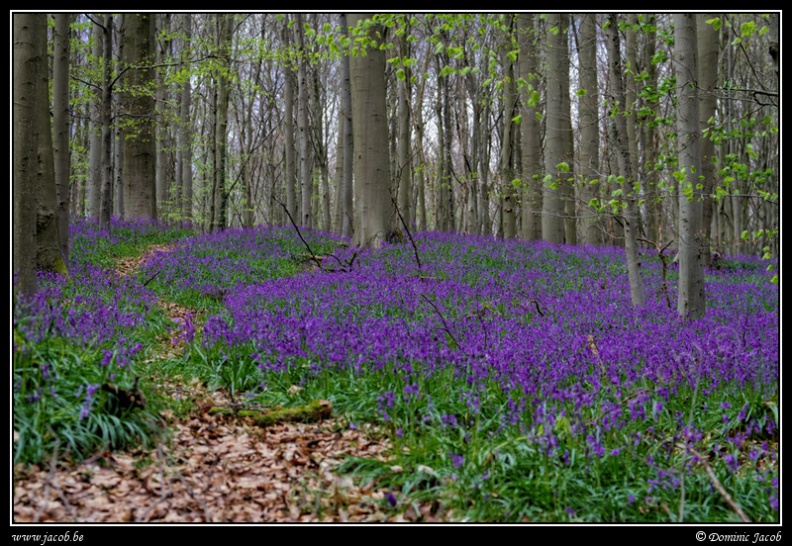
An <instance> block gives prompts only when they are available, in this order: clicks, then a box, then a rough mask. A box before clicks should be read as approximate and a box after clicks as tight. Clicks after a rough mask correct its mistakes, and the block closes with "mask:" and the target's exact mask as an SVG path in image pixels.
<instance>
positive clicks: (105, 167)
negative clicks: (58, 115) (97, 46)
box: [99, 13, 113, 228]
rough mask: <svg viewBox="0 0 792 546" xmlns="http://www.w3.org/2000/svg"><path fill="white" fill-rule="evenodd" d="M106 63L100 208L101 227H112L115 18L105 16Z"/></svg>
mask: <svg viewBox="0 0 792 546" xmlns="http://www.w3.org/2000/svg"><path fill="white" fill-rule="evenodd" d="M104 27H105V28H104V32H103V33H102V34H103V38H104V63H103V65H102V88H103V89H102V107H101V112H102V175H103V176H102V191H101V195H102V200H101V206H100V207H99V225H100V226H101V227H102V228H108V227H109V226H110V216H111V214H112V212H113V138H112V137H113V133H112V127H111V123H112V109H111V107H112V102H113V88H112V82H111V81H110V64H111V63H112V62H113V16H112V15H111V14H109V13H108V14H105V16H104Z"/></svg>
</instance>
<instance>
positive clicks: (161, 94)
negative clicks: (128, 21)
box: [154, 13, 171, 217]
mask: <svg viewBox="0 0 792 546" xmlns="http://www.w3.org/2000/svg"><path fill="white" fill-rule="evenodd" d="M154 17H155V28H156V32H157V39H156V41H155V47H156V48H157V64H165V63H167V62H170V60H171V39H170V32H171V29H170V24H171V14H170V13H163V14H157V15H155V16H154ZM166 70H167V69H166V68H165V67H160V68H157V72H156V79H157V90H156V102H155V107H156V110H157V140H156V143H155V147H156V161H157V165H156V176H155V186H156V196H157V210H159V215H160V216H162V217H164V216H165V215H166V212H167V211H168V209H169V207H167V206H166V203H167V201H168V179H167V167H168V165H167V158H168V152H167V148H168V145H167V140H168V125H169V123H166V122H165V117H166V116H167V115H168V112H167V108H168V87H167V85H166V83H165V76H166Z"/></svg>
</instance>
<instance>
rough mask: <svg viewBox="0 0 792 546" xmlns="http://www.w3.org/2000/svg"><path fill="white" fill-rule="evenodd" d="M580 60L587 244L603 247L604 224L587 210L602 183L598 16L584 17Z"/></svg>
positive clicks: (582, 179) (581, 185) (581, 24)
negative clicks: (600, 182) (600, 179)
mask: <svg viewBox="0 0 792 546" xmlns="http://www.w3.org/2000/svg"><path fill="white" fill-rule="evenodd" d="M578 57H579V58H580V70H579V71H578V74H579V77H580V80H579V82H580V92H581V93H582V95H581V97H580V100H579V101H578V111H579V118H580V121H579V124H580V125H579V126H580V155H579V159H580V175H581V177H580V196H581V199H582V200H583V202H584V207H585V208H584V210H585V212H584V218H583V242H584V243H585V244H587V245H596V244H599V243H600V225H599V224H600V222H599V218H598V213H597V212H596V211H594V210H592V209H591V208H590V207H586V205H588V203H590V202H591V200H592V199H595V198H596V199H598V198H599V187H600V185H599V184H596V185H594V184H591V182H592V181H594V180H598V179H599V176H600V175H599V171H600V165H599V154H600V150H599V142H600V135H599V102H600V98H599V96H600V95H599V83H598V78H597V25H596V15H595V14H593V13H586V14H583V15H581V16H580V36H579V43H578Z"/></svg>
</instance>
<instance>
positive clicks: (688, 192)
mask: <svg viewBox="0 0 792 546" xmlns="http://www.w3.org/2000/svg"><path fill="white" fill-rule="evenodd" d="M673 21H674V53H675V55H674V56H675V59H674V60H675V63H674V65H675V74H676V80H677V151H678V154H679V169H680V171H682V172H684V173H685V180H684V182H683V183H682V188H683V191H681V192H680V197H679V293H678V299H677V312H678V313H679V315H680V316H682V317H687V318H690V319H692V320H695V319H699V318H702V317H703V316H704V312H705V299H704V262H703V250H704V249H703V242H704V232H703V226H702V216H703V212H704V211H703V204H702V202H701V201H700V199H699V197H700V195H701V192H700V191H699V190H696V185H697V184H698V183H699V178H698V177H699V173H700V172H701V146H700V143H699V139H700V138H701V125H700V122H699V102H698V87H697V82H696V81H697V79H698V75H699V72H698V58H697V57H698V33H697V30H696V14H692V13H675V14H674V15H673Z"/></svg>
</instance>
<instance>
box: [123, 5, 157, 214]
mask: <svg viewBox="0 0 792 546" xmlns="http://www.w3.org/2000/svg"><path fill="white" fill-rule="evenodd" d="M124 27H125V30H124V51H123V55H122V61H123V63H122V64H123V65H124V67H134V68H131V69H130V70H127V72H126V73H125V74H124V76H123V78H124V80H125V82H124V83H125V85H124V88H125V91H124V93H123V94H122V103H123V108H124V113H125V114H127V115H128V116H130V119H131V120H133V121H131V123H130V125H129V127H128V128H127V131H126V135H125V138H124V152H123V153H124V167H123V168H124V179H123V190H124V191H123V193H124V218H125V219H127V220H133V219H138V218H156V217H157V208H156V199H155V187H156V186H155V178H156V172H155V166H156V165H155V163H156V162H155V146H154V139H155V131H154V128H155V127H154V125H155V108H154V96H153V94H152V93H151V92H150V89H151V88H152V87H153V85H154V81H153V75H152V71H151V68H148V67H147V66H150V64H151V60H152V58H153V56H154V20H153V17H152V15H151V14H150V13H127V14H126V15H125V16H124Z"/></svg>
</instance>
